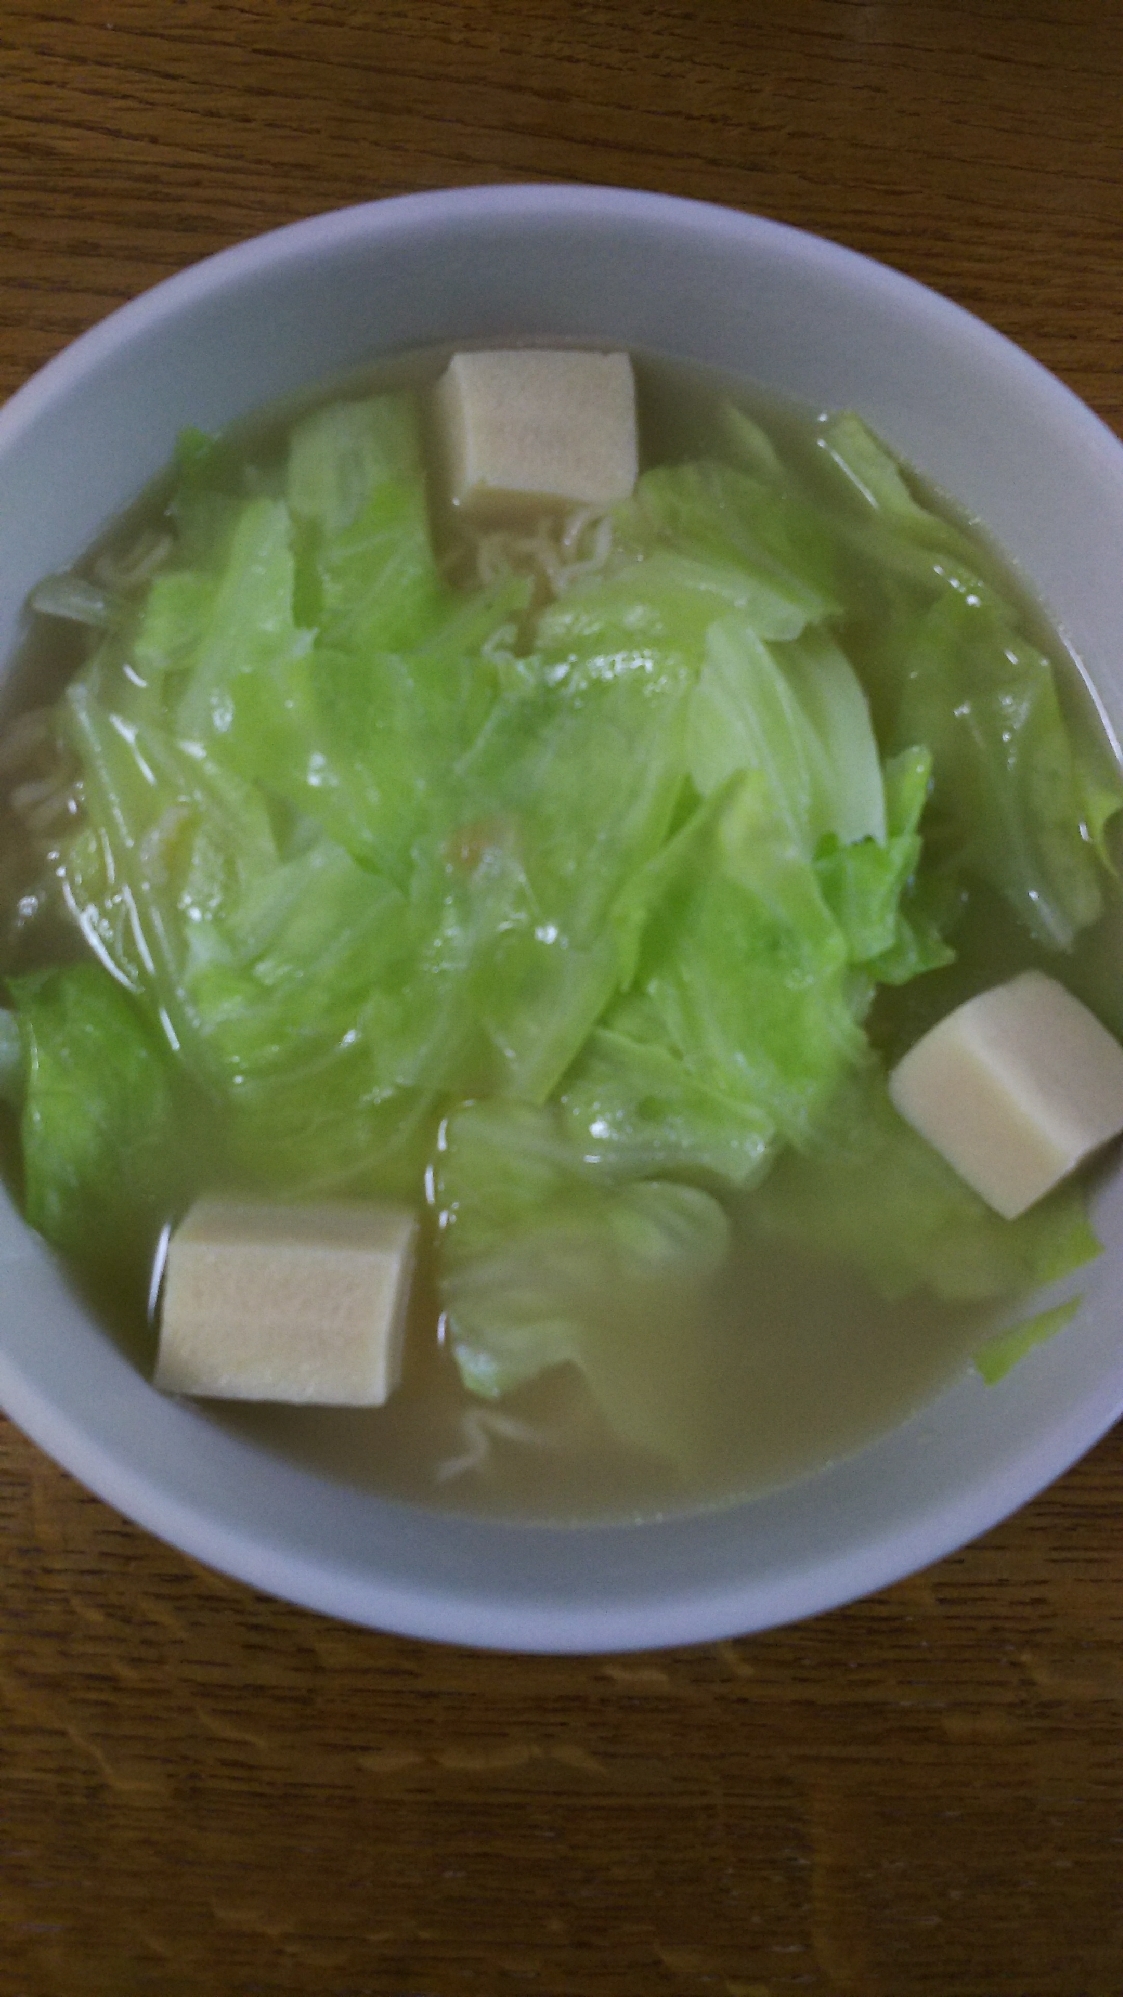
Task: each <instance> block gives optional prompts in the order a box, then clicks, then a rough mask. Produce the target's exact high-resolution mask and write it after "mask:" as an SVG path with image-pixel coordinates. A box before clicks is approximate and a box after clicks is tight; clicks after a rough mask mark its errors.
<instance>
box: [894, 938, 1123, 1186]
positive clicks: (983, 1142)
mask: <svg viewBox="0 0 1123 1997" xmlns="http://www.w3.org/2000/svg"><path fill="white" fill-rule="evenodd" d="M889 1093H890V1095H891V1097H892V1099H893V1102H894V1104H895V1105H896V1107H897V1109H898V1111H899V1112H900V1114H901V1115H902V1116H903V1117H904V1118H905V1119H906V1121H907V1122H908V1123H911V1124H912V1126H913V1128H914V1129H915V1130H918V1131H919V1132H920V1135H921V1136H922V1137H926V1138H927V1140H928V1142H929V1143H930V1144H932V1145H934V1146H935V1148H936V1150H937V1151H940V1152H942V1153H943V1155H944V1157H945V1158H946V1159H947V1160H948V1163H949V1164H951V1165H953V1166H954V1167H955V1169H956V1171H957V1172H958V1173H959V1175H960V1177H961V1178H963V1179H966V1181H967V1183H968V1185H969V1186H973V1187H974V1188H975V1191H976V1192H977V1193H981V1194H982V1197H983V1198H984V1199H985V1200H986V1201H987V1202H988V1203H989V1205H990V1206H992V1207H994V1209H995V1210H996V1212H998V1213H1000V1214H1003V1215H1005V1217H1006V1219H1007V1220H1013V1219H1014V1217H1015V1215H1017V1214H1019V1213H1023V1212H1024V1211H1025V1209H1026V1208H1027V1207H1029V1206H1032V1205H1033V1203H1034V1201H1035V1200H1039V1199H1041V1197H1042V1195H1043V1194H1045V1193H1047V1192H1048V1191H1049V1190H1050V1188H1051V1187H1053V1186H1055V1185H1057V1183H1058V1182H1059V1181H1060V1180H1061V1179H1063V1178H1065V1177H1066V1176H1067V1175H1068V1173H1069V1172H1071V1171H1073V1170H1075V1168H1076V1166H1077V1165H1080V1164H1082V1163H1083V1162H1084V1160H1085V1159H1086V1158H1089V1157H1091V1155H1092V1153H1093V1152H1094V1151H1098V1150H1099V1148H1100V1146H1101V1145H1103V1144H1106V1143H1107V1141H1108V1139H1109V1138H1112V1137H1117V1136H1118V1135H1119V1132H1120V1131H1121V1130H1123V1047H1120V1045H1119V1042H1118V1041H1117V1040H1115V1039H1113V1037H1112V1035H1111V1034H1110V1033H1108V1031H1107V1030H1106V1028H1105V1027H1103V1026H1101V1025H1100V1022H1099V1020H1098V1019H1096V1017H1095V1016H1094V1014H1093V1013H1090V1012H1089V1011H1088V1008H1087V1006H1085V1005H1082V1004H1081V1002H1080V1000H1079V999H1075V998H1073V996H1072V994H1071V992H1068V991H1066V990H1065V988H1064V986H1063V985H1060V984H1058V983H1057V981H1056V979H1055V978H1049V977H1046V976H1045V974H1044V973H1043V972H1041V971H1024V972H1023V973H1022V975H1021V976H1020V977H1017V978H1012V979H1011V980H1010V982H1009V984H1005V985H996V986H995V987H994V989H993V990H992V991H989V992H982V993H980V995H979V997H978V998H973V999H968V1001H967V1003H966V1004H965V1005H961V1006H958V1007H957V1008H956V1010H955V1011H954V1012H951V1013H949V1014H948V1016H947V1018H946V1019H942V1020H941V1021H940V1023H939V1025H938V1026H934V1027H933V1028H932V1029H931V1031H930V1032H929V1033H926V1034H925V1036H924V1038H923V1039H922V1040H919V1041H918V1042H917V1044H916V1046H915V1047H913V1048H912V1049H911V1051H910V1052H909V1053H908V1054H906V1055H905V1057H904V1059H903V1061H901V1062H900V1063H899V1064H898V1066H897V1067H896V1068H895V1069H894V1071H893V1073H892V1075H891V1076H890V1078H889Z"/></svg>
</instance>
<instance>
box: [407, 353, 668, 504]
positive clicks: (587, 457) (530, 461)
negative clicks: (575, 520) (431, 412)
mask: <svg viewBox="0 0 1123 1997" xmlns="http://www.w3.org/2000/svg"><path fill="white" fill-rule="evenodd" d="M436 407H437V418H438V425H439V429H440V433H441V440H442V446H443V454H444V459H445V463H446V465H447V468H448V478H449V490H450V496H451V498H452V500H453V503H454V504H455V505H457V506H460V507H463V508H464V509H465V511H466V512H468V513H470V514H473V515H476V516H478V517H481V518H492V519H517V518H518V516H519V514H520V513H523V514H525V513H530V512H534V511H535V510H541V508H542V507H543V506H547V505H554V506H559V505H570V504H574V505H589V506H610V505H612V504H613V503H614V501H616V500H620V499H626V498H627V497H628V495H629V493H630V492H631V491H632V488H633V486H634V485H635V482H636V473H637V455H636V450H637V447H636V397H635V381H634V378H633V375H632V363H631V360H630V359H629V357H628V355H627V354H620V353H617V354H599V353H588V352H584V351H580V350H576V349H575V350H572V351H570V350H566V349H561V350H547V349H544V348H538V347H525V348H513V349H509V350H504V351H497V352H490V353H465V354H456V355H454V357H453V359H452V361H451V362H450V364H449V366H448V368H447V370H446V372H445V373H444V374H443V375H442V377H441V379H440V381H439V382H438V384H437V393H436Z"/></svg>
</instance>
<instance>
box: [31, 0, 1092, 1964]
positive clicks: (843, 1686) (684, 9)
mask: <svg viewBox="0 0 1123 1997" xmlns="http://www.w3.org/2000/svg"><path fill="white" fill-rule="evenodd" d="M1121 109H1123V8H1120V6H1119V5H1118V4H1116V0H1024V4H1018V0H974V4H970V0H885V4H865V0H788V4H785V0H772V3H771V4H755V0H631V4H622V0H520V4H518V5H516V4H512V0H412V4H411V0H385V4H382V3H381V0H366V4H362V0H300V4H295V0H293V3H292V4H290V3H289V0H275V4H270V0H223V4H218V0H164V4H154V0H98V4H97V5H96V6H94V5H92V4H86V3H85V0H81V4H76V5H67V4H65V0H53V4H51V0H41V3H40V4H36V0H6V4H5V5H4V8H3V11H2V13H0V392H4V393H6V392H8V391H10V390H11V389H14V388H15V387H16V386H17V385H18V384H19V383H20V382H21V381H22V380H23V379H24V378H25V377H26V376H27V375H28V374H30V373H31V372H32V370H33V369H35V368H36V367H38V366H39V365H40V363H41V362H43V361H45V360H47V359H48V357H49V356H50V355H52V354H54V353H55V352H56V351H57V350H58V349H59V348H60V347H61V346H62V345H63V344H64V343H65V342H66V341H68V340H69V339H71V338H72V337H73V336H74V335H75V334H77V333H79V332H81V331H82V330H83V329H84V328H85V327H87V326H88V325H90V324H91V323H92V322H93V321H95V320H96V319H98V318H99V317H100V316H101V315H102V314H103V313H105V312H107V311H108V310H110V308H112V307H113V306H116V305H118V304H119V303H121V301H123V300H124V299H126V298H129V297H131V296H132V295H133V294H134V293H135V292H137V291H140V290H141V289H143V288H144V287H145V286H147V285H149V284H152V283H153V282H155V281H156V280H157V279H158V278H162V277H164V276H166V275H167V274H168V273H170V272H172V271H174V270H177V269H179V268H180V267H181V266H182V265H183V264H185V263H188V262H189V261H191V260H192V259H194V258H197V257H201V256H204V255H206V254H207V253H208V252H209V251H212V250H217V249H219V248H221V247H223V246H224V245H226V244H228V243H233V242H236V241H238V240H239V239H241V238H243V237H246V236H249V235H251V234H253V233H255V232H256V231H258V230H261V229H266V228H271V227H273V226H275V225H277V224H278V223H283V222H288V221H290V220H293V219H295V218H296V217H298V216H302V215H308V214H312V213H314V212H316V211H317V210H322V209H326V208H331V207H335V206H337V205H339V204H343V203H347V202H353V201H357V200H361V199H368V198H370V197H373V196H377V195H385V194H395V193H399V192H401V191H404V190H412V189H418V188H428V187H441V186H447V185H450V184H461V183H468V182H474V181H482V180H502V179H513V180H526V179H551V180H558V179H563V180H576V181H608V182H616V183H620V184H625V185H628V186H636V187H649V188H657V189H663V190H668V191H672V192H675V193H678V194H687V195H697V196H701V197H704V198H706V199H708V200H716V201H724V202H728V203H731V204H733V205H735V206H738V207H742V208H746V209H753V210H757V211H759V212H761V213H763V214H767V215H772V216H777V217H780V218H782V219H783V220H785V221H788V222H793V223H797V224H800V225H801V226H804V227H806V228H810V229H813V230H816V231H819V232H822V233H824V234H826V235H829V236H834V237H837V238H838V239H839V240H840V241H841V242H844V243H847V244H850V245H852V246H853V247H855V248H856V249H859V250H864V251H868V252H870V253H871V254H872V255H874V256H877V257H881V258H884V259H885V260H886V261H888V262H889V263H891V264H893V265H895V266H897V267H898V268H899V269H901V270H905V271H908V272H910V273H911V274H912V275H913V276H914V277H918V278H921V279H923V280H925V281H926V282H927V283H929V284H932V285H934V286H936V287H937V288H938V289H939V290H941V291H944V292H946V293H948V294H949V295H950V296H951V297H953V298H955V299H957V300H959V301H960V303H962V304H964V305H966V306H969V307H971V308H972V309H973V310H974V311H976V312H978V313H980V314H982V316H983V317H984V318H986V319H988V320H990V321H992V322H993V323H994V324H995V325H997V326H999V327H1001V328H1002V330H1003V331H1004V332H1006V333H1008V334H1010V335H1012V337H1013V338H1014V339H1015V340H1018V341H1020V342H1021V343H1022V344H1023V345H1024V346H1026V347H1027V348H1028V349H1029V350H1030V352H1031V353H1034V354H1036V355H1037V356H1038V357H1039V358H1040V359H1041V360H1042V361H1044V362H1045V363H1046V364H1047V365H1048V366H1049V367H1051V368H1053V369H1055V370H1056V372H1057V373H1058V374H1060V375H1061V376H1062V377H1063V379H1064V380H1066V381H1067V382H1069V383H1070V384H1071V386H1072V387H1073V388H1074V389H1075V390H1076V391H1077V392H1078V393H1079V394H1080V395H1082V396H1084V397H1085V398H1086V399H1087V400H1088V401H1089V402H1090V403H1091V404H1092V406H1093V408H1095V409H1096V410H1098V411H1099V413H1100V414H1101V415H1102V416H1103V417H1105V418H1106V420H1107V421H1108V422H1109V423H1110V424H1112V425H1114V426H1115V428H1116V429H1121V428H1123V255H1121V242H1120V224H1121V219H1123V153H1121V148H1120V125H1121V118H1120V113H1121ZM1121 1501H1123V1434H1120V1433H1118V1432H1117V1433H1116V1435H1115V1436H1114V1437H1112V1438H1109V1439H1108V1440H1107V1441H1105V1442H1104V1443H1103V1444H1101V1446H1100V1447H1099V1448H1098V1449H1096V1450H1095V1451H1093V1453H1092V1454H1091V1455H1090V1456H1089V1457H1088V1458H1087V1459H1086V1461H1084V1462H1083V1463H1081V1464H1080V1465H1078V1467H1077V1468H1076V1469H1074V1470H1073V1471H1072V1472H1071V1473H1070V1474H1069V1475H1068V1476H1067V1477H1066V1478H1064V1479H1063V1480H1062V1482H1061V1483H1060V1484H1058V1485H1057V1486H1056V1487H1055V1488H1054V1489H1053V1490H1051V1491H1049V1492H1048V1493H1046V1494H1045V1496H1043V1497H1042V1498H1040V1499H1039V1500H1038V1501H1037V1502H1036V1503H1035V1504H1033V1505H1031V1506H1030V1507H1029V1508H1028V1509H1027V1510H1026V1511H1024V1512H1023V1513H1022V1514H1021V1515H1020V1516H1019V1517H1017V1518H1014V1519H1012V1520H1010V1521H1009V1522H1008V1523H1007V1524H1005V1525H1004V1526H1002V1527H1000V1528H999V1530H997V1531H995V1532H993V1533H991V1534H990V1535H989V1537H988V1538H986V1539H985V1540H983V1541H982V1542H980V1543H979V1544H977V1545H975V1546H972V1547H970V1548H968V1549H967V1550H966V1551H965V1552H962V1553H960V1554H958V1555H957V1556H955V1557H954V1558H952V1559H949V1560H946V1561H944V1562H943V1563H942V1565H940V1566H939V1567H937V1568H935V1569H934V1570H932V1571H931V1572H929V1573H926V1574H923V1575H920V1576H918V1577H916V1578H915V1579H913V1580H910V1581H906V1582H903V1583H901V1584H900V1585H899V1586H898V1587H895V1588H892V1589H889V1590H887V1591H886V1592H885V1593H884V1594H881V1595H879V1596H877V1597H876V1598H874V1599H873V1600H870V1601H867V1602H864V1603H861V1604H859V1605H857V1606H855V1607H852V1608H849V1609H846V1610H843V1611H841V1612H838V1613H835V1614H833V1615H830V1616H826V1617H824V1618H822V1619H821V1620H819V1621H818V1622H814V1623H811V1624H805V1625H801V1626H798V1627H795V1628H792V1629H788V1630H783V1631H779V1632H776V1633H773V1634H770V1635H766V1636H761V1637H755V1638H752V1639H748V1640H744V1641H741V1642H737V1643H730V1644H721V1645H718V1646H716V1647H710V1648H703V1649H698V1650H687V1651H678V1652H670V1653H664V1654H660V1655H652V1656H646V1657H626V1658H621V1659H619V1660H614V1659H589V1660H584V1659H541V1660H535V1659H520V1658H511V1657H502V1656H483V1655H476V1654H469V1653H467V1652H457V1651H453V1650H443V1649H438V1648H433V1647H427V1646H424V1645H420V1644H416V1643H409V1642H404V1641H401V1640H399V1639H397V1638H393V1637H384V1636H378V1635H373V1634H370V1633H367V1632H364V1631H359V1630H354V1629H350V1628H347V1627H344V1626H341V1625H338V1624H334V1623H331V1622H328V1621H325V1620H323V1619H320V1618H317V1617H316V1616H313V1615H309V1614H305V1613H303V1612H301V1611H297V1610H294V1609H290V1608H287V1607H284V1606H282V1605H280V1604H278V1603H276V1602H273V1601H271V1600H268V1599H267V1598H265V1597H263V1596H260V1595H255V1594H253V1593H252V1592H251V1591H249V1590H248V1589H246V1588H244V1587H242V1586H240V1585H237V1584H234V1583H231V1582H229V1581H226V1580H223V1579H220V1578H218V1577H216V1576H214V1575H212V1574H209V1573H207V1572H204V1571H203V1570H202V1569H200V1568H198V1567H196V1566H195V1565H193V1564H192V1563H191V1562H190V1561H188V1560H186V1559H183V1558H181V1557H180V1556H179V1555H178V1554H176V1553H174V1552H172V1551H170V1550H169V1549H167V1548H165V1547H163V1546H161V1545H158V1544H156V1543H155V1542H154V1541H152V1540H150V1539H148V1538H147V1537H146V1536H145V1535H144V1534H142V1533H140V1532H139V1531H137V1530H136V1529H134V1528H133V1527H132V1526H131V1525H128V1524H126V1523H124V1522H123V1521H122V1520H120V1519H119V1518H118V1517H116V1516H115V1515H114V1514H113V1513H112V1512H110V1511H109V1510H108V1509H106V1507H104V1506H103V1505H101V1504H100V1503H99V1502H98V1501H97V1500H95V1499H93V1498H91V1497H89V1496H87V1495H86V1494H85V1493H84V1492H83V1491H81V1490H80V1489H79V1488H78V1487H77V1486H76V1485H75V1484H74V1483H73V1482H72V1481H71V1480H70V1478H69V1477H67V1476H66V1475H64V1474H63V1473H62V1472H61V1471H59V1470H58V1469H56V1468H55V1467H54V1466H53V1465H52V1464H51V1463H49V1462H47V1461H46V1460H45V1459H44V1458H43V1457H42V1456H41V1455H39V1454H38V1453H37V1451H36V1450H35V1449H34V1448H32V1446H31V1445H30V1444H29V1443H28V1442H26V1441H25V1440H24V1439H23V1438H22V1437H21V1436H20V1435H19V1434H18V1433H17V1432H16V1431H15V1430H14V1429H13V1428H11V1427H10V1426H6V1427H4V1428H2V1429H0V1533H2V1539H0V1727H2V1732H0V1997H86V1994H87V1993H90V1997H93V1993H96V1997H131V1993H133V1992H145V1993H153V1997H188V1994H189V1993H190V1997H195V1993H210V1992H214V1993H220V1997H226V1993H232V1997H241V1993H246V1997H249V1993H258V1992H262V1993H273V1992H289V1991H293V1992H302V1993H305V1992H306V1993H312V1992H316V1993H326V1997H360V1994H361V1997H366V1993H377V1997H384V1993H385V1994H386V1997H457V1993H461V1992H464V1993H479V1994H480V1997H507V1993H512V1994H513V1993H517V1992H527V1993H534V1992H542V1993H559V1997H561V1993H564V1994H565V1997H664V1993H665V1994H666V1997H671V1994H672V1993H675V1997H704V1993H714V1994H715V1997H781V1993H786V1992H795V1991H800V1992H808V1993H813V1994H814V1997H820V1993H824V1994H825V1993H857V1997H913V1993H921V1992H924V1993H931V1997H972V1993H978V1997H984V1993H985V1997H999V1993H1001V1997H1119V1994H1120V1992H1121V1991H1123V1807H1121V1787H1123V1781H1121V1778H1123V1741H1121V1736H1120V1722H1121V1718H1123V1529H1121V1528H1123V1519H1121Z"/></svg>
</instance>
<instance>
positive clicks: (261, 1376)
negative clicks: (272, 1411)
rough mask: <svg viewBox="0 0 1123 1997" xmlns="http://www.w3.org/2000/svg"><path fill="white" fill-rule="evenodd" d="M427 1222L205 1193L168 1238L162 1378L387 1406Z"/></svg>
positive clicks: (280, 1397) (187, 1389) (338, 1206)
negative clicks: (420, 1232) (420, 1233)
mask: <svg viewBox="0 0 1123 1997" xmlns="http://www.w3.org/2000/svg"><path fill="white" fill-rule="evenodd" d="M416 1234H417V1224H416V1221H415V1219H414V1216H413V1215H412V1214H411V1213H408V1212H407V1211H405V1210H404V1209H403V1208H399V1207H390V1206H376V1205H359V1204H354V1205H352V1204H347V1203H344V1202H339V1203H324V1204H319V1205H308V1206H274V1205H268V1204H264V1203H257V1202H250V1201H243V1200H233V1199H206V1200H200V1201H199V1202H198V1203H197V1205H195V1206H194V1207H192V1209H191V1211H190V1213H189V1214H188V1215H187V1217H186V1219H185V1220H184V1222H183V1223H182V1225H181V1226H180V1227H179V1228H177V1230H176V1232H175V1233H174V1234H173V1236H172V1239H171V1242H170V1245H169V1248H168V1256H167V1264H166V1267H165V1271H164V1291H163V1305H162V1310H161V1323H160V1349H159V1356H158V1359H157V1363H156V1374H155V1380H156V1385H157V1386H158V1387H162V1388H165V1389H166V1390H167V1391H168V1392H169V1393H174V1394H204V1395H214V1396H216V1397H218V1398H221V1399H227V1400H242V1401H306V1402H322V1403H325V1404H330V1405H334V1406H347V1407H380V1406H381V1405H382V1403H383V1402H384V1401H385V1400H387V1399H388V1398H389V1396H390V1395H391V1394H392V1393H393V1391H394V1388H395V1387H396V1386H397V1384H398V1379H399V1375H400V1371H401V1349H402V1333H403V1328H404V1321H405V1310H406V1302H407V1299H408V1294H409V1284H410V1276H411V1273H412V1268H413V1254H414V1245H415V1240H416Z"/></svg>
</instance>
